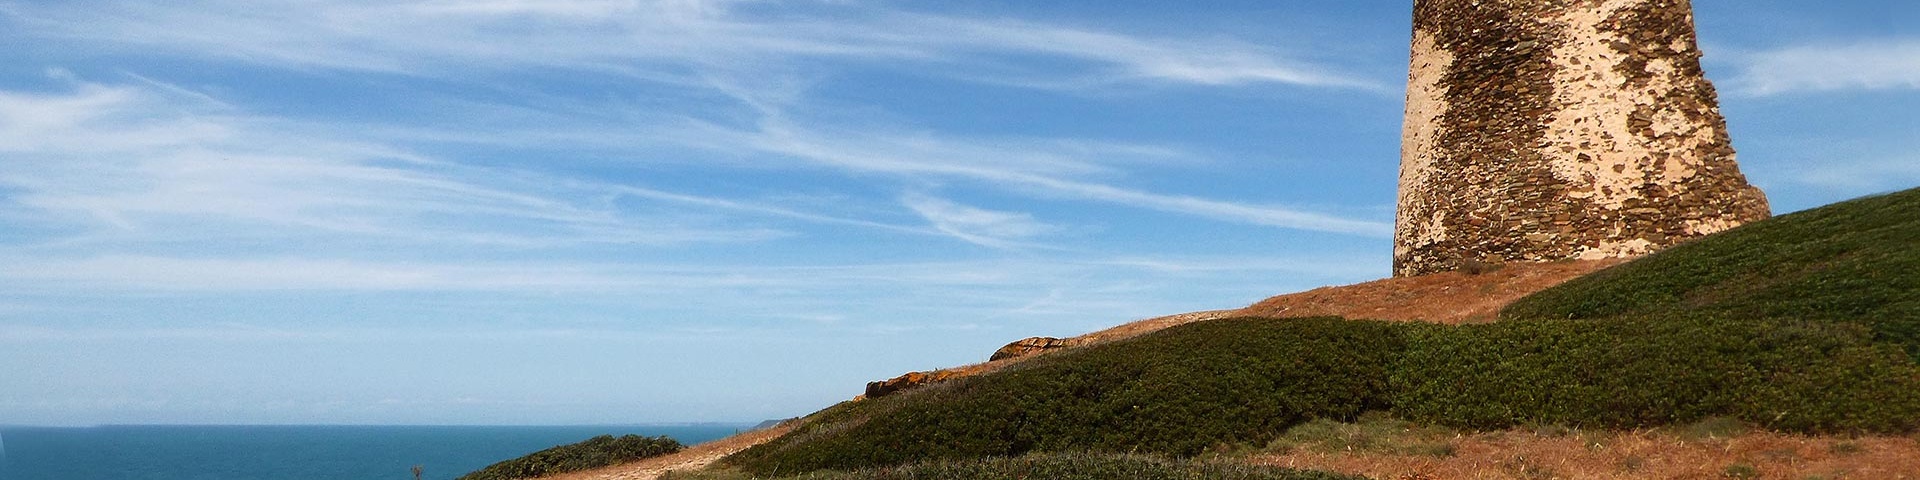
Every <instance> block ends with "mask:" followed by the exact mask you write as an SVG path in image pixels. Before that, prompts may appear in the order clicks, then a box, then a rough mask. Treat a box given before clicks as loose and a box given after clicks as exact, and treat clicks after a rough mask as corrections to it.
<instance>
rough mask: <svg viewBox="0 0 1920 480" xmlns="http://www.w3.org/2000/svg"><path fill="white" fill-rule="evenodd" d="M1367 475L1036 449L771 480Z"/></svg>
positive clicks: (690, 477)
mask: <svg viewBox="0 0 1920 480" xmlns="http://www.w3.org/2000/svg"><path fill="white" fill-rule="evenodd" d="M661 478H662V480H747V479H756V478H768V477H763V476H754V475H751V474H747V473H743V472H727V471H718V472H690V473H674V474H669V475H668V476H665V477H661ZM1009 478H1033V479H1047V480H1110V479H1129V480H1189V479H1198V478H1204V479H1209V480H1366V477H1360V476H1353V475H1341V474H1336V473H1328V472H1320V471H1311V470H1295V469H1289V468H1279V467H1264V466H1255V465H1247V464H1244V463H1235V462H1209V461H1197V460H1176V459H1168V458H1162V457H1151V456H1142V455H1114V454H1087V453H1079V454H1035V455H1030V456H1026V457H1019V458H983V459H969V460H960V461H948V462H935V463H916V464H911V465H906V466H901V467H891V468H870V469H862V470H856V471H831V470H829V471H819V472H812V473H804V474H799V475H794V476H788V477H776V478H775V480H1002V479H1009Z"/></svg>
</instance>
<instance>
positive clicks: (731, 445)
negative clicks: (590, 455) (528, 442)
mask: <svg viewBox="0 0 1920 480" xmlns="http://www.w3.org/2000/svg"><path fill="white" fill-rule="evenodd" d="M798 423H799V422H798V421H792V420H790V421H787V422H784V423H781V424H780V425H778V426H774V427H769V428H763V429H760V430H754V431H751V432H745V433H740V434H736V435H734V436H731V437H727V438H722V439H719V440H714V441H711V442H707V443H702V444H699V445H694V446H692V447H688V448H687V449H686V450H681V451H680V452H679V453H675V454H672V455H663V456H659V457H654V458H649V459H645V460H641V461H638V462H633V463H628V464H622V465H614V466H610V467H605V468H600V469H595V470H587V471H584V472H573V473H568V474H562V475H557V476H552V477H547V480H653V479H655V478H660V475H662V474H665V473H667V472H668V471H674V470H679V471H687V470H699V469H702V468H706V467H707V466H708V465H712V464H713V462H717V461H720V459H722V458H726V456H728V455H732V454H734V453H735V452H739V451H741V450H746V449H747V448H748V447H752V446H754V445H759V444H762V443H767V442H768V441H771V440H773V439H775V438H779V437H780V436H781V435H786V434H787V432H790V431H793V427H795V426H796V425H797V424H798Z"/></svg>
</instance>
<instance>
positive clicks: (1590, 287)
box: [729, 190, 1920, 472]
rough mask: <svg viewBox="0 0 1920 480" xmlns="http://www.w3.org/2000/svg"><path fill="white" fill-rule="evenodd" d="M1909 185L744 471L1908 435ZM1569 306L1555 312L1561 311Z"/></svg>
mask: <svg viewBox="0 0 1920 480" xmlns="http://www.w3.org/2000/svg"><path fill="white" fill-rule="evenodd" d="M1916 202H1920V190H1914V191H1908V192H1901V193H1898V194H1893V195H1887V196H1882V197H1873V198H1867V199H1862V200H1857V201H1853V202H1847V203H1843V204H1838V205H1834V206H1830V207H1826V208H1822V209H1817V210H1813V211H1808V212H1803V213H1800V214H1795V215H1788V216H1783V217H1780V218H1777V219H1774V220H1770V221H1767V222H1760V223H1756V224H1754V225H1751V226H1748V227H1744V228H1741V229H1736V230H1734V231H1732V232H1728V233H1726V234H1722V235H1717V236H1714V237H1710V238H1707V239H1702V240H1700V241H1697V242H1694V243H1692V244H1688V245H1685V246H1682V247H1678V248H1675V249H1672V250H1670V251H1668V252H1664V253H1661V254H1658V255H1654V256H1651V257H1648V258H1646V259H1642V260H1639V261H1636V262H1632V263H1629V264H1627V265H1624V266H1621V267H1616V268H1614V269H1611V270H1607V271H1603V272H1601V273H1599V274H1595V275H1593V276H1590V277H1588V278H1586V279H1582V280H1577V281H1575V282H1569V283H1568V284H1566V285H1563V286H1561V287H1559V288H1555V289H1552V290H1549V291H1548V292H1546V293H1542V294H1540V295H1536V296H1534V297H1530V298H1528V299H1526V300H1523V301H1521V302H1520V303H1519V304H1516V305H1514V306H1512V307H1509V308H1507V309H1506V310H1505V312H1504V313H1503V318H1506V319H1508V321H1503V322H1500V323H1495V324H1488V325H1471V326H1463V327H1446V326H1435V325H1421V324H1392V323H1381V322H1367V321H1347V320H1339V319H1324V318H1323V319H1301V320H1273V319H1237V320H1217V321H1211V322H1203V323H1196V324H1190V325H1184V326H1180V327H1175V328H1170V329H1168V330H1165V331H1161V332H1156V333H1153V334H1148V335H1144V336H1141V337H1137V338H1134V339H1130V340H1125V341H1120V342H1115V343H1112V344H1107V345H1095V346H1091V347H1085V348H1080V349H1075V350H1069V351H1066V352H1061V353H1057V354H1053V355H1049V356H1045V357H1042V358H1037V359H1034V361H1030V362H1025V363H1023V364H1021V365H1018V366H1015V367H1012V368H1007V369H1004V370H1002V371H998V372H994V373H992V374H988V375H983V376H980V377H975V378H967V379H962V380H959V381H956V382H953V383H951V384H947V385H939V386H935V387H931V388H927V389H923V390H920V391H913V392H908V393H906V394H901V395H897V396H893V397H887V398H882V399H876V400H870V401H865V402H855V403H848V404H842V405H839V406H836V407H834V408H830V409H828V410H826V411H823V412H821V413H819V414H816V416H815V417H813V418H812V419H811V421H810V422H808V423H807V424H806V425H804V426H802V427H801V428H799V429H797V430H796V431H795V432H794V433H792V434H790V435H787V436H785V437H782V438H780V439H776V440H775V441H773V442H770V443H768V444H765V445H761V446H758V447H754V448H752V449H749V450H747V451H745V452H742V453H741V454H738V455H735V456H734V457H732V458H730V459H729V462H730V463H732V464H734V465H737V466H740V467H743V468H745V469H747V470H749V471H754V472H797V471H807V470H813V469H822V468H830V469H851V468H863V467H871V466H884V465H893V464H900V463H906V462H912V461H922V460H929V459H959V458H972V457H979V456H1010V455H1021V454H1025V453H1028V452H1038V451H1077V450H1100V451H1119V452H1129V451H1138V452H1160V453H1167V454H1175V455H1192V454H1195V453H1198V452H1200V451H1203V450H1207V449H1211V448H1214V447H1219V446H1227V445H1234V444H1258V443H1260V442H1263V441H1265V440H1266V439H1269V438H1272V437H1273V436H1274V435H1276V434H1278V433H1279V432H1280V431H1282V430H1284V429H1285V428H1286V427H1288V426H1291V425H1295V424H1298V423H1300V422H1303V421H1306V420H1311V419H1314V418H1336V419H1350V418H1353V417H1355V416H1357V415H1358V414H1359V413H1361V412H1364V411H1367V410H1389V411H1392V412H1394V413H1396V414H1398V415H1401V416H1404V417H1407V418H1411V419H1414V420H1418V421H1422V422H1428V423H1434V424H1441V425H1457V426H1466V427H1474V428H1502V427H1507V426H1512V425H1518V424H1524V423H1560V424H1571V425H1591V426H1604V427H1630V426H1641V425H1658V424H1664V423H1673V422H1684V421H1691V420H1697V419H1700V418H1705V417H1708V416H1715V415H1721V416H1730V417H1735V418H1741V419H1744V420H1747V421H1751V422H1755V423H1758V424H1761V425H1764V426H1767V427H1770V428H1775V429H1785V430H1797V431H1809V432H1825V431H1880V432H1903V431H1911V429H1913V428H1914V426H1915V425H1914V423H1915V422H1916V421H1917V419H1920V367H1916V365H1915V363H1914V361H1913V359H1912V358H1909V355H1907V354H1906V353H1907V352H1903V351H1902V350H1901V349H1903V348H1906V349H1909V351H1911V348H1912V343H1911V342H1910V341H1909V340H1910V339H1911V338H1912V337H1911V335H1909V333H1903V332H1910V330H1906V328H1907V327H1908V326H1910V325H1912V323H1913V322H1914V321H1915V316H1914V311H1915V310H1914V305H1915V295H1916V289H1915V288H1914V283H1913V281H1914V275H1915V273H1914V272H1915V271H1920V269H1917V268H1914V266H1915V263H1914V262H1915V257H1914V253H1913V252H1912V249H1911V247H1910V246H1912V245H1916V244H1920V241H1916V240H1917V239H1920V236H1917V235H1916V234H1917V233H1920V222H1916V221H1915V218H1914V217H1915V216H1916V212H1920V203H1916ZM1570 318H1571V319H1570Z"/></svg>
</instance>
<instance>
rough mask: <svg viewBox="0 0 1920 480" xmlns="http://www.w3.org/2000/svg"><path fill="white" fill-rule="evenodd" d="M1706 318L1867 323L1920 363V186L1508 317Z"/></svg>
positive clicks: (1673, 254) (1657, 258)
mask: <svg viewBox="0 0 1920 480" xmlns="http://www.w3.org/2000/svg"><path fill="white" fill-rule="evenodd" d="M1703 315H1704V316H1720V317H1727V318H1746V319H1783V318H1791V319H1798V320H1806V321H1820V322H1848V323H1859V324H1863V325H1866V326H1868V327H1869V328H1871V329H1872V330H1873V332H1874V335H1875V338H1876V339H1878V340H1881V341H1887V342H1893V343H1898V344H1901V345H1903V346H1905V348H1906V349H1907V350H1908V353H1909V354H1910V355H1913V356H1914V358H1915V359H1916V360H1920V189H1912V190H1906V191H1902V192H1897V193H1892V194H1888V195H1881V196H1875V197H1867V198H1862V199H1858V200H1853V201H1849V202H1844V203H1839V204H1835V205H1830V206H1827V207H1822V208H1818V209H1814V210H1809V211H1805V212H1799V213H1794V214H1790V215H1785V216H1781V217H1779V218H1776V219H1773V220H1770V221H1765V222H1759V223H1755V224H1752V225H1748V226H1746V227H1742V228H1738V229H1734V230H1732V231H1728V232H1725V233H1722V234H1719V235H1715V236H1713V237H1710V238H1707V239H1703V240H1700V241H1696V242H1693V243H1689V244H1684V245H1680V246H1677V247H1674V248H1672V249H1670V250H1667V251H1665V252H1661V253H1659V254H1656V255H1652V256H1649V257H1646V258H1643V259H1640V260H1638V261H1634V262H1632V263H1629V264H1626V265H1622V266H1620V267H1617V268H1612V269H1608V270H1605V271H1601V272H1599V273H1596V274H1593V275H1588V276H1586V277H1582V278H1578V279H1575V280H1572V281H1569V282H1567V283H1565V284H1562V285H1560V286H1558V287H1555V288H1552V289H1549V290H1546V291H1543V292H1541V293H1539V294H1535V295H1533V296H1530V297H1527V298H1525V299H1523V300H1521V301H1519V302H1516V303H1514V304H1513V305H1511V306H1508V307H1507V308H1506V309H1505V310H1503V311H1502V312H1501V317H1502V318H1503V319H1541V318H1565V319H1607V318H1625V317H1669V318H1670V317H1681V316H1703Z"/></svg>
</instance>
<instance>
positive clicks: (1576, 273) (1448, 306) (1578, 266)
mask: <svg viewBox="0 0 1920 480" xmlns="http://www.w3.org/2000/svg"><path fill="white" fill-rule="evenodd" d="M1625 261H1626V260H1623V259H1611V260H1573V261H1564V262H1550V263H1512V264H1507V265H1504V266H1502V267H1501V268H1499V269H1497V270H1493V271H1490V272H1485V273H1480V274H1467V273H1462V272H1447V273H1437V274H1433V275H1424V276H1419V277H1407V278H1388V279H1382V280H1375V281H1371V282H1367V283H1361V284H1356V285H1345V286H1339V287H1323V288H1317V289H1313V290H1308V291H1305V292H1300V293H1292V294H1287V295H1281V296H1277V297H1273V298H1269V299H1266V300H1263V301H1261V302H1260V303H1256V304H1253V306H1250V307H1247V308H1244V309H1241V310H1239V311H1237V312H1234V316H1254V317H1317V316H1329V315H1331V316H1341V317H1346V318H1364V319H1371V320H1398V321H1425V322H1435V323H1445V324H1461V323H1482V322H1490V321H1493V320H1494V317H1495V316H1497V315H1499V313H1500V309H1501V308H1505V307H1506V306H1507V304H1510V303H1513V302H1514V301H1515V300H1519V299H1520V298H1521V297H1525V296H1527V295H1531V294H1533V293H1534V292H1538V291H1541V290H1546V289H1547V288H1549V287H1552V286H1554V285H1559V284H1561V283H1565V282H1566V281H1568V280H1572V279H1574V278H1578V277H1580V276H1582V275H1586V274H1589V273H1593V272H1596V271H1599V270H1601V269H1604V268H1607V267H1611V266H1614V265H1619V264H1621V263H1623V262H1625Z"/></svg>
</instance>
